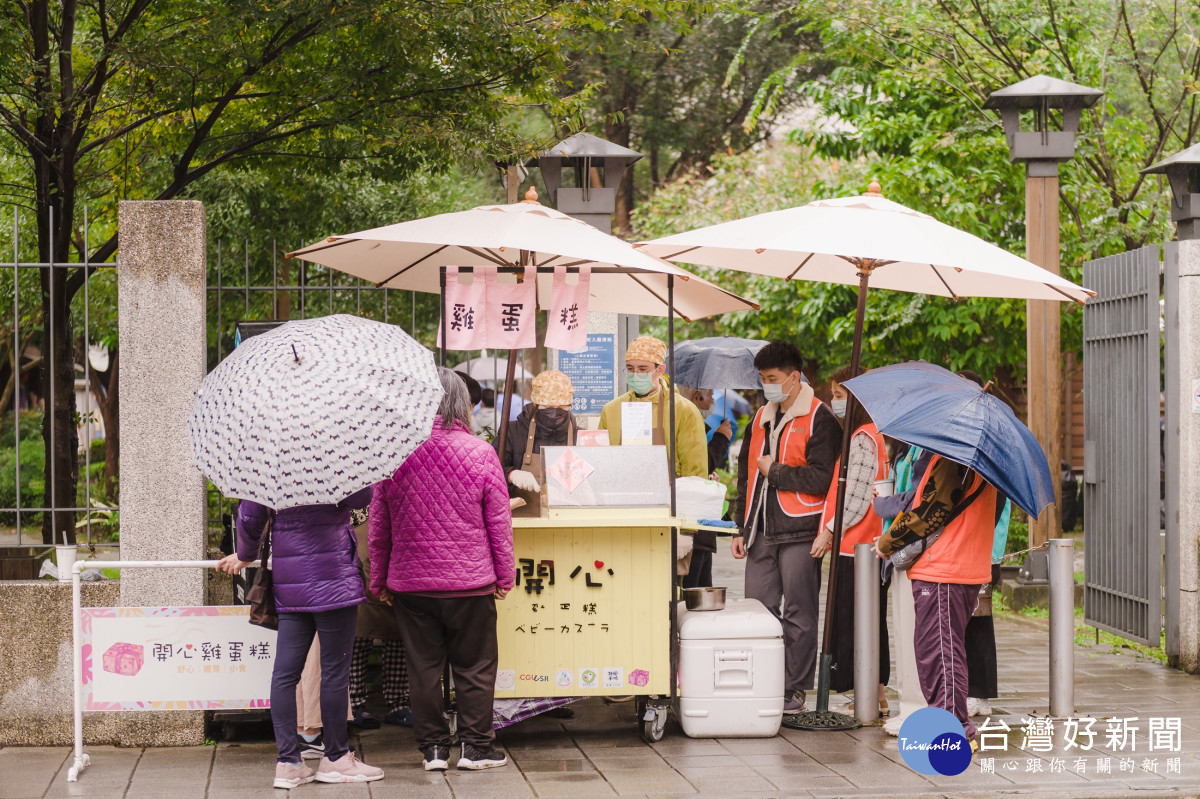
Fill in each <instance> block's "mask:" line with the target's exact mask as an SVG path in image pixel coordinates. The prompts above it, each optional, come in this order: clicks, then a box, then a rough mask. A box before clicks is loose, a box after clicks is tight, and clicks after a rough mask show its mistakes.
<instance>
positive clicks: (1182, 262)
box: [1166, 240, 1200, 674]
mask: <svg viewBox="0 0 1200 799" xmlns="http://www.w3.org/2000/svg"><path fill="white" fill-rule="evenodd" d="M1177 246H1178V248H1179V249H1178V253H1179V259H1178V270H1179V280H1178V291H1177V294H1176V296H1175V298H1174V303H1173V305H1174V308H1175V309H1176V310H1177V313H1178V320H1179V321H1178V324H1179V328H1178V330H1177V331H1176V333H1175V335H1174V337H1173V339H1174V340H1175V341H1177V342H1178V346H1177V347H1175V348H1174V352H1173V353H1170V352H1169V353H1168V358H1170V360H1169V361H1168V363H1167V372H1168V374H1171V373H1174V374H1175V375H1178V379H1177V380H1172V384H1173V385H1174V386H1177V388H1176V392H1177V393H1176V395H1175V397H1173V398H1172V399H1173V400H1174V402H1175V408H1176V409H1177V410H1176V412H1175V413H1173V414H1171V416H1172V417H1173V421H1175V422H1177V424H1178V429H1177V430H1167V431H1166V434H1167V439H1168V440H1169V441H1170V440H1171V439H1172V438H1173V439H1174V440H1175V441H1176V442H1178V443H1177V447H1178V468H1177V469H1174V470H1170V469H1169V470H1168V471H1167V475H1166V478H1167V480H1168V481H1171V482H1172V483H1173V484H1174V485H1173V487H1172V488H1173V491H1172V489H1170V488H1169V489H1168V496H1170V495H1171V494H1172V493H1173V494H1174V496H1175V497H1177V498H1178V506H1179V508H1178V517H1177V519H1178V521H1177V523H1178V525H1179V562H1178V565H1177V566H1176V565H1175V564H1171V563H1170V562H1168V564H1167V566H1168V568H1178V569H1179V666H1180V668H1182V669H1184V670H1185V671H1188V672H1191V673H1192V674H1196V673H1200V492H1197V491H1196V486H1197V485H1200V240H1188V241H1180V242H1179V243H1178V245H1177ZM1167 323H1168V324H1170V323H1171V320H1170V319H1168V322H1167ZM1171 511H1172V509H1171V508H1170V507H1168V508H1167V512H1168V513H1171Z"/></svg>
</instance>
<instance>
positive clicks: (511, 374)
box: [492, 250, 537, 460]
mask: <svg viewBox="0 0 1200 799" xmlns="http://www.w3.org/2000/svg"><path fill="white" fill-rule="evenodd" d="M520 259H521V266H525V265H526V264H528V263H529V250H521V255H520ZM536 274H537V272H536V271H535V272H534V275H536ZM524 279H525V276H524V272H520V273H518V274H517V282H518V283H520V282H522V281H523V280H524ZM535 280H536V277H535ZM534 290H535V291H536V290H537V288H536V287H534ZM533 313H534V325H535V329H536V320H537V306H536V303H535V305H534V311H533ZM495 357H496V356H494V355H493V356H492V369H493V371H492V374H495V364H496V359H495ZM516 377H517V351H516V350H509V351H508V367H507V368H506V369H505V370H504V403H503V407H502V408H501V409H500V431H499V432H498V433H497V435H496V451H497V452H499V453H500V459H501V460H504V453H505V452H506V450H505V447H506V446H508V413H509V409H510V408H512V393H513V382H514V381H515V380H516Z"/></svg>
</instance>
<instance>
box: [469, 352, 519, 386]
mask: <svg viewBox="0 0 1200 799" xmlns="http://www.w3.org/2000/svg"><path fill="white" fill-rule="evenodd" d="M454 371H456V372H462V373H463V374H465V375H470V376H471V377H473V378H475V379H476V380H478V381H479V382H480V383H491V382H496V381H502V380H504V375H506V374H507V373H508V358H497V357H496V356H495V355H484V356H483V357H480V358H472V359H471V360H469V361H463V362H462V363H460V364H457V365H456V366H455V367H454ZM529 376H530V375H529V373H528V372H526V371H525V367H524V366H521V364H519V363H518V364H516V365H515V367H514V374H513V380H525V379H527V378H529Z"/></svg>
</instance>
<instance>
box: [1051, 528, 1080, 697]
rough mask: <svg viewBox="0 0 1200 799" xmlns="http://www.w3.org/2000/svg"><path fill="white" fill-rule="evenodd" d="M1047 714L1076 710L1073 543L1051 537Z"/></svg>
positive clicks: (1067, 539) (1065, 539) (1066, 539)
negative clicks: (1048, 698) (1048, 711)
mask: <svg viewBox="0 0 1200 799" xmlns="http://www.w3.org/2000/svg"><path fill="white" fill-rule="evenodd" d="M1049 561H1050V715H1051V716H1054V717H1056V718H1066V717H1068V716H1070V715H1071V714H1073V713H1074V712H1075V572H1074V567H1075V542H1074V541H1073V540H1071V539H1070V538H1052V539H1050V557H1049Z"/></svg>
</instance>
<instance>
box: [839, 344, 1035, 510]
mask: <svg viewBox="0 0 1200 799" xmlns="http://www.w3.org/2000/svg"><path fill="white" fill-rule="evenodd" d="M844 385H845V387H846V390H847V391H849V392H850V393H852V394H853V395H854V396H855V397H856V398H857V399H858V401H859V402H861V403H862V405H863V407H864V408H866V409H867V413H868V414H870V416H871V419H872V421H874V422H875V426H876V427H878V428H879V431H880V432H881V433H883V434H884V435H888V436H891V437H892V438H896V439H899V440H900V441H903V442H905V443H907V444H912V445H913V446H917V447H921V448H922V449H927V450H929V451H930V452H933V453H935V454H937V455H941V456H942V457H945V458H949V459H950V460H952V461H956V462H957V463H961V464H963V465H964V466H970V467H971V468H972V469H974V470H975V471H977V472H979V474H980V475H982V476H983V478H984V479H985V480H987V481H988V482H989V483H991V484H992V485H994V486H995V487H996V488H998V489H1000V490H1001V491H1003V492H1004V493H1005V494H1007V495H1008V497H1009V499H1011V500H1012V501H1013V502H1014V503H1015V504H1016V505H1017V506H1019V507H1020V508H1021V509H1022V510H1024V511H1026V512H1027V513H1029V515H1030V516H1032V517H1034V518H1035V519H1036V518H1037V517H1038V515H1039V514H1040V513H1041V511H1042V508H1044V507H1046V506H1047V505H1049V504H1050V503H1052V502H1054V479H1053V477H1052V476H1051V474H1050V465H1049V464H1048V463H1047V462H1046V455H1045V453H1044V452H1042V448H1041V445H1039V444H1038V442H1037V439H1036V438H1034V436H1033V433H1032V432H1030V430H1029V428H1028V427H1026V426H1025V425H1024V424H1022V423H1021V420H1020V419H1018V418H1017V417H1016V416H1015V415H1014V414H1013V412H1012V410H1011V409H1010V408H1009V407H1008V405H1007V404H1005V403H1004V401H1003V400H1001V399H999V398H998V397H995V396H993V395H991V394H989V393H987V392H986V391H985V390H984V389H981V388H980V387H979V386H978V385H976V384H975V383H973V382H972V381H970V380H968V379H966V378H965V377H959V376H958V375H956V374H954V373H953V372H950V371H948V370H946V369H943V368H942V367H940V366H935V365H934V364H931V363H924V362H920V361H913V362H909V363H900V364H895V365H893V366H885V367H883V368H881V369H872V370H871V371H870V372H867V373H865V374H863V375H860V376H858V377H855V378H851V379H850V380H847V381H846V382H845V384H844Z"/></svg>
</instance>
